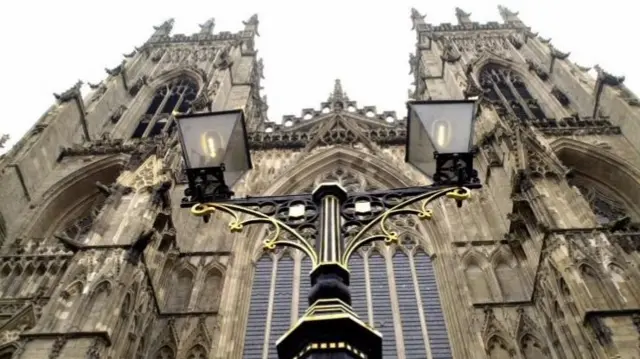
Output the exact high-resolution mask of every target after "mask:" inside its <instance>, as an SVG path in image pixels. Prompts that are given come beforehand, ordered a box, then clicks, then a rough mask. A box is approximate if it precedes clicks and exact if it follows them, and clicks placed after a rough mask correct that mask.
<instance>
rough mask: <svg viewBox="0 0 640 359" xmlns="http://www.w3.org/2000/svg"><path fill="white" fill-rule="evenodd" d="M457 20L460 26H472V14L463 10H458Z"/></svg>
mask: <svg viewBox="0 0 640 359" xmlns="http://www.w3.org/2000/svg"><path fill="white" fill-rule="evenodd" d="M456 18H457V19H458V24H459V25H462V26H467V25H471V13H470V12H464V10H462V9H461V8H459V7H457V8H456Z"/></svg>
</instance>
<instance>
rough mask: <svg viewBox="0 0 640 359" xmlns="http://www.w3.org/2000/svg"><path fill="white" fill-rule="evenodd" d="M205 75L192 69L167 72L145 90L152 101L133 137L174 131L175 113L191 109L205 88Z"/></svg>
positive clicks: (147, 105) (153, 135)
mask: <svg viewBox="0 0 640 359" xmlns="http://www.w3.org/2000/svg"><path fill="white" fill-rule="evenodd" d="M205 77H206V75H205V74H204V73H201V72H199V71H196V70H195V69H191V68H178V69H174V70H170V71H167V72H166V73H163V74H161V75H160V76H158V77H157V78H156V79H154V80H153V81H152V82H151V84H150V86H149V88H150V89H151V91H145V93H147V94H148V96H149V99H148V100H147V101H145V105H146V106H143V108H146V110H145V112H144V113H143V114H142V116H141V117H140V119H139V120H138V124H137V125H136V127H135V128H134V129H133V133H132V135H131V136H132V137H133V138H143V137H155V136H159V135H162V134H169V135H171V134H172V133H173V132H175V129H176V122H175V120H174V118H173V116H172V114H173V113H174V112H180V113H185V112H188V111H191V110H192V105H193V104H194V102H195V101H196V99H197V97H198V94H199V93H200V92H201V91H202V90H203V89H204V88H205V87H206V79H205Z"/></svg>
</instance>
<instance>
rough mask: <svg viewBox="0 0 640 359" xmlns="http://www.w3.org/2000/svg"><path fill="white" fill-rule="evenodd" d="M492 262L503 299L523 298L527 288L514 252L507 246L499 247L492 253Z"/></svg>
mask: <svg viewBox="0 0 640 359" xmlns="http://www.w3.org/2000/svg"><path fill="white" fill-rule="evenodd" d="M491 264H492V268H493V272H494V274H495V277H496V280H497V281H498V287H499V288H500V292H501V293H502V298H503V300H506V301H511V300H518V299H522V296H523V293H524V291H525V288H524V286H523V283H522V276H521V275H520V274H521V273H520V270H521V268H520V266H519V265H518V260H517V259H516V258H515V256H514V255H513V253H511V251H509V250H507V249H506V248H505V247H499V248H498V249H497V250H496V251H495V252H494V253H493V254H492V255H491Z"/></svg>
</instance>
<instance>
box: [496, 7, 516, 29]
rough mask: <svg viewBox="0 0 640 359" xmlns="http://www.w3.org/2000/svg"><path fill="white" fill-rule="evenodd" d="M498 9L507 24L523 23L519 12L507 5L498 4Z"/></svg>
mask: <svg viewBox="0 0 640 359" xmlns="http://www.w3.org/2000/svg"><path fill="white" fill-rule="evenodd" d="M498 11H499V12H500V16H501V17H502V20H503V21H504V23H505V24H509V25H522V21H520V18H519V17H518V12H513V11H511V10H509V9H508V8H507V7H506V6H502V5H498Z"/></svg>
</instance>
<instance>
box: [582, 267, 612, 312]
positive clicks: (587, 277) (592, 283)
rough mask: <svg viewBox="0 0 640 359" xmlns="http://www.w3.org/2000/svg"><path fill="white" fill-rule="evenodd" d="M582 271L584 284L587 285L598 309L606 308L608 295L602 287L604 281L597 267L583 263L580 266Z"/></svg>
mask: <svg viewBox="0 0 640 359" xmlns="http://www.w3.org/2000/svg"><path fill="white" fill-rule="evenodd" d="M580 272H581V274H582V279H583V280H584V284H585V285H586V286H587V290H588V292H589V295H591V300H592V303H593V304H594V305H595V306H596V308H597V309H604V308H606V297H605V294H604V291H603V288H602V282H601V281H600V278H599V277H598V274H597V273H596V271H595V269H593V268H592V267H590V266H588V265H583V266H582V267H580Z"/></svg>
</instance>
